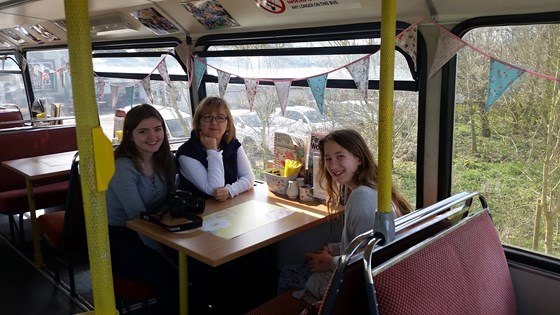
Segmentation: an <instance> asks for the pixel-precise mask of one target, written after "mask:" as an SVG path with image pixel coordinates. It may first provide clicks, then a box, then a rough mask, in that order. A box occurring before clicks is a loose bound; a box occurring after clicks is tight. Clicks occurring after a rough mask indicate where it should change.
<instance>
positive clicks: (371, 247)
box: [319, 192, 475, 314]
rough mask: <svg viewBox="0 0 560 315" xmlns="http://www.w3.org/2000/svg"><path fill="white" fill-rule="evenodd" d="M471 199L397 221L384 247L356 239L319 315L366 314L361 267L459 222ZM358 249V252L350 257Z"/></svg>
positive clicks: (367, 288)
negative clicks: (389, 239)
mask: <svg viewBox="0 0 560 315" xmlns="http://www.w3.org/2000/svg"><path fill="white" fill-rule="evenodd" d="M474 195H475V194H471V193H467V192H464V193H460V194H457V195H454V196H451V197H449V198H447V199H445V200H442V201H439V202H438V203H435V204H434V205H431V206H429V207H426V208H423V209H419V210H416V211H414V212H412V213H411V214H409V215H406V216H403V217H400V218H398V219H397V220H396V222H395V230H396V231H395V234H396V236H395V239H394V240H393V242H391V243H389V244H387V245H384V246H376V245H377V244H379V242H380V241H381V239H380V238H378V237H376V236H374V234H373V231H370V232H367V233H364V234H362V235H359V236H357V237H356V238H355V239H354V240H353V241H352V242H351V243H350V244H349V245H348V248H346V249H345V252H344V254H343V255H342V256H341V261H340V263H339V265H338V269H337V270H336V272H335V273H334V274H333V277H332V279H331V282H330V284H329V288H328V289H327V292H326V293H325V297H324V299H323V302H322V304H321V308H320V310H319V314H369V313H370V311H369V310H370V306H369V303H370V301H371V300H370V294H372V292H371V288H372V287H371V285H369V281H368V278H367V277H366V276H365V275H366V273H365V272H364V271H365V270H364V265H366V266H369V268H371V266H378V265H380V264H382V263H384V262H386V261H388V260H390V259H392V258H393V257H395V256H397V255H399V254H400V253H402V252H405V251H406V250H408V249H409V248H411V247H413V246H414V245H415V244H418V243H420V242H422V241H424V240H426V239H428V238H429V237H431V236H433V235H435V234H437V233H438V232H440V231H442V230H444V229H445V228H447V227H448V226H449V225H450V224H452V223H453V222H456V221H458V220H460V218H462V217H464V216H465V215H466V213H468V211H469V209H470V205H471V203H472V197H473V196H474ZM457 205H459V206H457ZM358 249H360V250H362V251H361V252H358V253H357V254H354V255H353V253H354V252H356V251H358ZM372 253H373V255H372ZM348 255H349V256H348ZM364 257H365V259H364ZM368 257H370V259H367V258H368ZM371 258H373V259H371ZM369 268H368V270H370V269H369Z"/></svg>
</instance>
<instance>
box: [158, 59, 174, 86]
mask: <svg viewBox="0 0 560 315" xmlns="http://www.w3.org/2000/svg"><path fill="white" fill-rule="evenodd" d="M157 69H158V72H159V74H160V75H161V77H162V79H163V81H165V83H167V85H169V86H171V78H170V77H169V73H168V72H167V63H166V62H165V59H163V60H162V61H161V62H160V63H159V64H158V65H157Z"/></svg>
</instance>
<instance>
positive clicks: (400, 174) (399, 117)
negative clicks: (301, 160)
mask: <svg viewBox="0 0 560 315" xmlns="http://www.w3.org/2000/svg"><path fill="white" fill-rule="evenodd" d="M377 43H378V39H360V40H341V41H328V42H326V41H320V42H313V41H310V42H305V43H271V44H259V45H231V46H227V45H224V44H223V42H220V45H219V46H212V45H210V48H209V49H208V50H209V51H210V52H211V53H210V55H209V56H206V55H205V54H204V52H201V53H200V56H202V57H204V59H202V58H201V59H199V60H200V62H203V63H206V71H207V76H205V81H203V83H202V84H204V86H203V88H204V91H205V93H206V95H218V94H219V93H220V91H219V86H218V73H219V71H221V72H225V73H229V74H230V75H231V77H230V81H229V83H228V85H227V88H226V90H225V93H224V98H225V99H226V100H227V101H228V102H229V104H230V106H231V107H232V109H234V110H240V109H245V110H249V109H250V104H249V101H248V98H247V92H246V88H245V84H244V80H243V79H242V78H243V77H247V78H266V79H268V81H267V80H261V81H260V82H259V86H258V89H257V94H256V96H255V100H254V103H253V107H252V111H254V112H256V114H257V115H258V117H259V119H260V120H261V122H262V123H263V125H264V127H263V128H262V129H261V133H260V134H261V138H260V141H259V142H260V143H258V144H255V143H254V142H255V141H254V138H255V137H244V139H246V140H247V143H244V147H245V146H246V148H245V149H246V151H248V155H249V158H250V159H251V160H252V164H253V167H254V168H255V173H256V176H257V178H261V177H263V174H262V171H263V169H264V168H265V167H266V165H267V161H269V160H271V159H272V155H273V146H274V143H273V139H274V133H275V132H277V131H280V132H288V133H292V134H298V135H301V136H305V137H309V135H310V133H311V132H325V131H330V130H334V129H339V128H354V129H357V130H358V131H359V132H360V133H362V134H363V135H364V137H365V138H366V139H368V141H369V143H368V145H369V147H370V148H371V149H372V150H373V151H374V152H373V153H374V156H377V147H378V104H379V99H378V96H379V95H378V90H377V89H371V88H370V89H369V91H368V94H367V101H366V99H364V95H363V94H362V93H361V92H360V90H358V89H357V87H356V83H355V82H354V81H353V78H352V76H351V75H350V73H349V71H348V70H347V69H346V67H345V66H346V65H348V64H350V63H352V62H354V61H356V60H359V59H362V58H364V57H365V58H369V68H368V72H369V73H368V78H369V80H370V84H371V82H378V80H379V76H380V74H379V67H380V62H379V53H378V52H377V48H378V46H376V44H377ZM368 45H369V46H368ZM356 47H358V48H356ZM365 47H368V48H369V49H370V51H371V52H372V53H369V54H368V53H356V49H361V51H365V50H364V48H365ZM333 48H334V49H335V50H329V49H333ZM283 49H285V50H286V51H289V52H286V53H285V54H282V50H283ZM298 49H304V50H305V52H304V53H294V51H297V50H298ZM258 50H263V55H258V54H256V53H255V51H258ZM271 50H274V51H275V52H274V55H270V51H271ZM265 51H266V52H265ZM267 53H268V54H267ZM265 54H266V55H265ZM325 73H328V83H327V89H326V90H325V98H324V107H323V113H321V112H320V110H319V108H318V105H317V102H316V100H315V98H314V96H313V93H312V92H311V89H310V88H309V86H308V83H307V81H306V78H309V77H312V76H314V75H320V74H325ZM282 78H284V79H285V78H290V79H298V80H294V81H292V83H291V87H290V92H289V97H288V103H287V107H286V109H285V113H284V115H282V112H281V110H280V105H279V100H278V92H277V89H276V87H275V85H274V83H273V80H279V79H282ZM413 78H414V76H413V74H412V73H411V70H410V68H409V65H408V63H407V60H406V58H405V57H404V56H403V55H402V54H401V53H400V52H396V60H395V79H396V80H398V81H401V82H405V83H408V84H409V85H408V87H407V88H401V90H397V91H395V98H394V104H395V106H394V119H395V123H394V129H393V136H394V146H393V147H394V151H393V153H394V154H393V157H394V181H395V182H396V183H397V184H398V185H399V188H400V189H401V190H402V191H403V193H404V194H405V195H406V197H407V199H408V200H409V201H410V202H411V203H412V204H414V203H415V200H416V159H417V140H418V130H417V126H418V111H419V109H418V103H419V100H418V92H417V91H416V90H415V89H416V83H415V81H414V79H413ZM411 86H412V87H411Z"/></svg>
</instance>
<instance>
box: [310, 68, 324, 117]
mask: <svg viewBox="0 0 560 315" xmlns="http://www.w3.org/2000/svg"><path fill="white" fill-rule="evenodd" d="M307 83H308V84H309V88H310V89H311V93H313V97H314V98H315V102H316V103H317V107H318V108H319V112H320V113H321V115H323V108H324V102H325V89H326V88H327V74H322V75H319V76H316V77H311V78H307Z"/></svg>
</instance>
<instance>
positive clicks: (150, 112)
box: [115, 104, 176, 192]
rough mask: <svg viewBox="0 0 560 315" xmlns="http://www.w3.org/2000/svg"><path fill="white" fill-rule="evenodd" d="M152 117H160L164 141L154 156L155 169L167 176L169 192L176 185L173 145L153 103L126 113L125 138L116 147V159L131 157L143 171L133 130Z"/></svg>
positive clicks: (138, 106) (137, 167) (139, 106)
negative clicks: (133, 138)
mask: <svg viewBox="0 0 560 315" xmlns="http://www.w3.org/2000/svg"><path fill="white" fill-rule="evenodd" d="M152 117H153V118H156V119H158V120H159V121H160V122H161V126H162V128H163V142H162V144H161V146H160V147H159V149H158V150H157V151H156V152H155V153H154V156H153V164H154V170H155V172H156V174H158V176H161V175H162V174H163V176H165V178H163V180H164V182H165V183H166V185H167V190H168V192H170V191H171V190H173V189H174V187H175V173H176V171H175V164H174V163H173V154H172V153H171V147H170V145H169V139H168V137H167V128H166V126H165V121H164V120H163V117H162V116H161V114H160V113H159V112H158V110H157V109H155V108H154V107H153V106H152V105H150V104H141V105H136V106H134V107H132V109H131V110H129V111H128V112H127V113H126V117H125V118H124V125H123V138H122V141H121V143H120V144H119V146H118V147H117V148H116V149H115V159H116V158H119V157H127V158H130V159H132V161H134V167H135V168H136V169H137V170H138V171H139V172H141V171H142V167H141V164H140V152H138V149H137V148H136V145H135V144H134V141H132V131H133V130H134V129H135V128H136V127H138V125H139V124H140V122H142V120H144V119H148V118H152Z"/></svg>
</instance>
